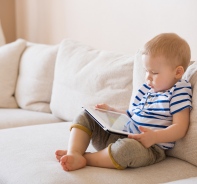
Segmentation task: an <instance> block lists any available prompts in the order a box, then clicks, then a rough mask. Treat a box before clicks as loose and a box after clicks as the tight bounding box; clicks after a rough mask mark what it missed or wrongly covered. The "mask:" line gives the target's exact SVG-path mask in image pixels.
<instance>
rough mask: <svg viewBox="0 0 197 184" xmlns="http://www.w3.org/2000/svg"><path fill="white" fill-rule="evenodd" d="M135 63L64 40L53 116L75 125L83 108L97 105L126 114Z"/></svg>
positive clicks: (56, 76)
mask: <svg viewBox="0 0 197 184" xmlns="http://www.w3.org/2000/svg"><path fill="white" fill-rule="evenodd" d="M133 59H134V58H133V56H129V55H124V54H118V53H116V52H109V51H103V50H96V49H94V48H92V47H89V46H86V45H83V44H81V43H78V42H75V41H72V40H69V39H66V40H63V41H62V43H61V44H60V47H59V50H58V55H57V60H56V66H55V76H54V83H53V91H52V99H51V104H50V107H51V110H52V113H53V114H54V115H55V116H57V117H58V118H61V119H64V120H65V121H72V120H73V118H75V116H76V115H77V114H78V113H79V112H80V111H81V110H82V106H94V105H96V104H97V103H108V104H109V105H111V106H114V107H116V108H119V109H122V110H125V111H126V109H127V108H128V106H129V101H130V96H131V93H132V76H133V75H132V71H133Z"/></svg>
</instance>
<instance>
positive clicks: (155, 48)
mask: <svg viewBox="0 0 197 184" xmlns="http://www.w3.org/2000/svg"><path fill="white" fill-rule="evenodd" d="M142 54H145V55H150V56H151V57H155V56H163V57H165V58H166V59H167V60H168V61H169V62H170V63H171V64H172V65H173V66H175V67H177V66H180V65H181V66H182V67H183V68H184V70H186V69H187V67H188V65H189V62H190V58H191V52H190V47H189V45H188V43H187V42H186V41H185V40H184V39H182V38H181V37H179V36H178V35H177V34H175V33H162V34H159V35H157V36H155V37H154V38H153V39H151V40H150V41H148V42H147V43H146V44H145V46H144V50H143V53H142Z"/></svg>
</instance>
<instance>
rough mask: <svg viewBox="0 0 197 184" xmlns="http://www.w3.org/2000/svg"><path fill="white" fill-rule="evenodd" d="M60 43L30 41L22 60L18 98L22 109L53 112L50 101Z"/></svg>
mask: <svg viewBox="0 0 197 184" xmlns="http://www.w3.org/2000/svg"><path fill="white" fill-rule="evenodd" d="M57 50H58V45H53V46H52V45H43V44H33V43H28V45H27V48H26V49H25V51H24V53H23V55H22V57H21V62H20V67H19V77H18V81H17V87H16V100H17V102H18V105H19V107H21V108H22V109H27V110H32V111H41V112H51V110H50V107H49V103H50V100H51V92H52V85H53V78H54V66H55V61H56V54H57Z"/></svg>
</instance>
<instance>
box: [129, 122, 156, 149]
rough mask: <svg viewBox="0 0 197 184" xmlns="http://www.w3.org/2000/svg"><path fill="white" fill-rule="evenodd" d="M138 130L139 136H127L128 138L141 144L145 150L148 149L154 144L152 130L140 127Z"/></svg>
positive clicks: (154, 134)
mask: <svg viewBox="0 0 197 184" xmlns="http://www.w3.org/2000/svg"><path fill="white" fill-rule="evenodd" d="M139 129H140V131H141V134H129V135H128V137H129V138H132V139H135V140H137V141H139V142H141V143H142V144H143V146H144V147H145V148H149V147H150V146H152V145H153V144H155V143H156V133H155V131H154V130H151V129H149V128H145V127H141V126H140V127H139Z"/></svg>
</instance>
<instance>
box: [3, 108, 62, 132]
mask: <svg viewBox="0 0 197 184" xmlns="http://www.w3.org/2000/svg"><path fill="white" fill-rule="evenodd" d="M60 121H62V120H60V119H59V118H57V117H55V116H53V115H52V114H50V113H43V112H34V111H28V110H23V109H0V129H3V128H12V127H19V126H28V125H37V124H45V123H56V122H60Z"/></svg>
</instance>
